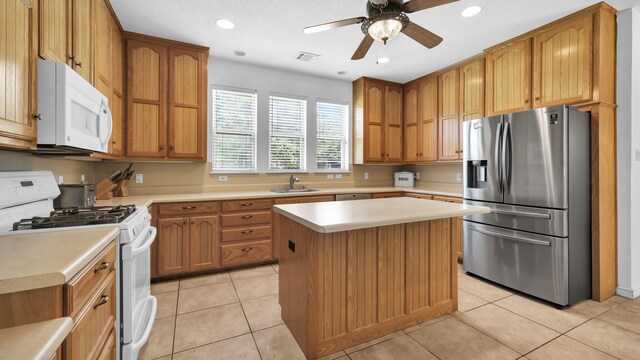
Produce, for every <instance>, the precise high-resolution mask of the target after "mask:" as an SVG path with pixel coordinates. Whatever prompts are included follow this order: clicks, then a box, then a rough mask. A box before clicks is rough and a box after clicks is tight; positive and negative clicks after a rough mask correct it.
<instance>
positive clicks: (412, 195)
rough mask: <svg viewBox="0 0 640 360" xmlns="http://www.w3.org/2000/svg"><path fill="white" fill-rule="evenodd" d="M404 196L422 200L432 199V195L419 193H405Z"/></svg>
mask: <svg viewBox="0 0 640 360" xmlns="http://www.w3.org/2000/svg"><path fill="white" fill-rule="evenodd" d="M404 196H406V197H412V198H416V199H422V200H433V195H427V194H420V193H405V194H404Z"/></svg>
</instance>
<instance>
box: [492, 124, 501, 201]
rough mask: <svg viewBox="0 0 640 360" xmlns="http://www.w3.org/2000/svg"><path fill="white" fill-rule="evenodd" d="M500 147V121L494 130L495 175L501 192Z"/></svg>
mask: <svg viewBox="0 0 640 360" xmlns="http://www.w3.org/2000/svg"><path fill="white" fill-rule="evenodd" d="M501 147H502V123H500V124H498V130H497V131H496V148H495V151H494V155H495V168H494V169H495V175H496V178H497V179H498V191H499V192H500V194H502V168H501V166H500V148H501Z"/></svg>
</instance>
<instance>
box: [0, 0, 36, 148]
mask: <svg viewBox="0 0 640 360" xmlns="http://www.w3.org/2000/svg"><path fill="white" fill-rule="evenodd" d="M32 1H33V0H32ZM32 1H22V0H3V1H2V2H0V37H2V40H1V41H0V145H2V146H3V147H11V148H22V149H29V148H33V147H35V142H36V121H35V119H34V115H35V112H36V79H37V78H36V76H37V75H36V58H37V54H38V50H37V49H38V45H37V43H38V37H37V36H38V35H37V34H38V32H37V28H38V27H37V18H36V16H37V13H38V12H37V8H34V6H37V3H33V2H32Z"/></svg>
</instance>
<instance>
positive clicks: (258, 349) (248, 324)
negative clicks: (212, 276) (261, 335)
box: [229, 270, 275, 360]
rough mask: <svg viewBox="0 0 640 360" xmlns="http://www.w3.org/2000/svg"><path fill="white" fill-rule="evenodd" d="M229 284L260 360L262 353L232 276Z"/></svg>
mask: <svg viewBox="0 0 640 360" xmlns="http://www.w3.org/2000/svg"><path fill="white" fill-rule="evenodd" d="M274 271H275V270H274ZM229 276H231V275H229ZM231 286H233V291H235V292H236V296H237V297H238V301H239V302H240V309H242V315H244V321H246V322H247V327H248V328H249V334H251V338H252V339H253V345H254V346H255V347H256V350H257V351H258V357H259V358H260V360H262V353H261V352H260V348H259V347H258V343H257V342H256V337H255V335H253V329H252V328H251V324H250V323H249V319H248V318H247V313H246V312H245V311H244V306H242V301H240V295H239V294H238V289H236V284H235V283H234V282H233V278H232V279H231Z"/></svg>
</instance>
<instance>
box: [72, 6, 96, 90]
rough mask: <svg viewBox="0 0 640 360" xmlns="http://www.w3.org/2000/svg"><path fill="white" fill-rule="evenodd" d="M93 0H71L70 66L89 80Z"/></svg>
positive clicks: (90, 76)
mask: <svg viewBox="0 0 640 360" xmlns="http://www.w3.org/2000/svg"><path fill="white" fill-rule="evenodd" d="M92 3H93V0H71V9H72V18H71V19H72V20H71V29H72V32H73V36H72V39H71V54H70V55H69V56H68V59H69V66H71V68H72V69H74V70H75V71H76V72H77V73H78V74H80V75H82V77H83V78H85V79H86V80H87V81H88V82H92V80H93V76H92V70H93V63H92V59H93V56H92V55H93V54H92V52H93V29H92V26H93V11H92Z"/></svg>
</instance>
